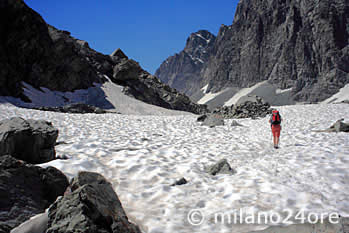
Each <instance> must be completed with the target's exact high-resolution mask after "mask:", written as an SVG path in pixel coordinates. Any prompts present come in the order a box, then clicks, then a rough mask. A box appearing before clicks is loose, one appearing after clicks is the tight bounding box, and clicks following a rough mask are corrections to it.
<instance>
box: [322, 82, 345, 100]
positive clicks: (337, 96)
mask: <svg viewBox="0 0 349 233" xmlns="http://www.w3.org/2000/svg"><path fill="white" fill-rule="evenodd" d="M345 100H347V101H349V84H347V85H345V86H344V87H343V88H341V89H340V90H339V92H338V93H336V94H335V95H333V96H332V97H330V98H328V99H326V100H324V101H323V102H322V103H325V104H328V103H334V102H342V101H345Z"/></svg>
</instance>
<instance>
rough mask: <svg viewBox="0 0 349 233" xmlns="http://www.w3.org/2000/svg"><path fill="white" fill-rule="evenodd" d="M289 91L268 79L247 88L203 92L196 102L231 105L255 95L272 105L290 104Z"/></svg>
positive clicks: (293, 102)
mask: <svg viewBox="0 0 349 233" xmlns="http://www.w3.org/2000/svg"><path fill="white" fill-rule="evenodd" d="M203 89H204V88H202V90H203ZM291 91H292V89H285V90H281V89H278V88H277V87H276V86H274V85H272V84H270V83H269V82H268V81H263V82H260V83H257V84H256V85H254V86H252V87H249V88H242V89H237V88H226V89H224V90H223V91H220V92H217V93H211V92H210V93H203V96H202V97H201V99H199V101H197V103H199V104H207V105H208V106H209V108H210V109H213V108H215V107H218V106H231V105H232V104H236V103H237V102H238V101H239V99H241V98H243V97H245V96H248V95H257V96H260V97H262V98H263V99H264V100H265V101H266V102H268V103H269V104H271V105H274V106H282V105H291V104H295V101H293V100H292V98H291Z"/></svg>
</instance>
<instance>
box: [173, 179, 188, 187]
mask: <svg viewBox="0 0 349 233" xmlns="http://www.w3.org/2000/svg"><path fill="white" fill-rule="evenodd" d="M186 183H188V181H187V180H186V179H185V178H184V177H183V178H181V179H179V180H177V181H176V182H174V183H173V184H171V186H176V185H183V184H186Z"/></svg>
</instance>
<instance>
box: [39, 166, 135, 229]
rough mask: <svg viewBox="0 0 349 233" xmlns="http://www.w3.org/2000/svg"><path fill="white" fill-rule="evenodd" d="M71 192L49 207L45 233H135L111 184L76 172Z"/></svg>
mask: <svg viewBox="0 0 349 233" xmlns="http://www.w3.org/2000/svg"><path fill="white" fill-rule="evenodd" d="M71 191H72V192H71V193H70V194H69V195H65V196H64V197H63V198H61V199H59V200H57V201H56V202H55V203H54V204H53V205H51V207H50V208H49V222H48V230H47V231H46V232H47V233H53V232H54V233H65V232H72V233H73V232H86V233H88V232H90V233H96V232H101V233H107V232H108V233H109V232H115V233H116V232H125V233H131V232H132V233H133V232H139V233H140V230H139V228H138V227H137V226H135V225H134V224H132V223H130V222H129V221H128V218H127V216H126V214H125V212H124V210H123V208H122V205H121V203H120V201H119V198H118V196H117V195H116V193H115V192H114V190H113V187H112V185H111V184H110V183H109V182H108V181H107V180H106V179H105V178H104V177H103V176H101V175H99V174H97V173H92V172H80V173H79V174H78V176H77V177H75V178H74V179H73V181H72V183H71Z"/></svg>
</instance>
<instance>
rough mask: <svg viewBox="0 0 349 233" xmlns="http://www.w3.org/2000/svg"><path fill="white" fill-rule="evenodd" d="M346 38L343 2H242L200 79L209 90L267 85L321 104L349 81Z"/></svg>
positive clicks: (348, 22) (348, 5)
mask: <svg viewBox="0 0 349 233" xmlns="http://www.w3.org/2000/svg"><path fill="white" fill-rule="evenodd" d="M348 38H349V2H348V1H346V0H324V1H308V0H270V1H256V0H242V1H240V3H239V5H238V7H237V11H236V15H235V19H234V22H233V24H232V25H231V26H229V27H227V26H223V27H222V28H221V29H220V32H219V35H218V37H217V40H216V43H215V46H214V49H213V54H212V55H213V56H212V59H211V60H210V61H209V63H208V65H207V67H206V68H205V70H203V76H204V80H205V81H206V82H209V83H210V85H209V88H211V89H212V90H214V89H216V90H219V89H221V88H222V87H224V86H238V87H248V86H250V85H253V84H255V83H257V82H260V81H262V80H270V81H271V82H272V83H274V84H276V85H277V86H278V87H280V88H282V89H286V88H293V97H294V98H295V100H298V101H320V100H323V99H325V98H327V97H329V96H331V95H333V94H334V93H336V92H337V91H338V90H339V88H341V87H343V86H344V84H345V83H348V82H349V68H348V67H349V66H348V65H349V46H348ZM205 81H204V82H205Z"/></svg>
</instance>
